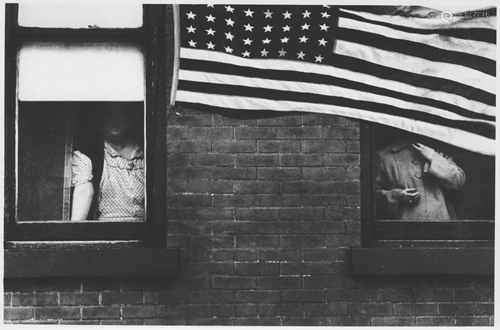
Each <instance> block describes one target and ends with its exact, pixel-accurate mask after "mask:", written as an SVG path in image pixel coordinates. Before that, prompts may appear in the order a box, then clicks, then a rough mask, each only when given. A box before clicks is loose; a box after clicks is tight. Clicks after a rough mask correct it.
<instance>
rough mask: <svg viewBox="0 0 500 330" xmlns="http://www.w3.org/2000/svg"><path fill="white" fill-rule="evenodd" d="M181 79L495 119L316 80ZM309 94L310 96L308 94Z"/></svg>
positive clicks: (188, 74) (191, 75)
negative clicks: (459, 112)
mask: <svg viewBox="0 0 500 330" xmlns="http://www.w3.org/2000/svg"><path fill="white" fill-rule="evenodd" d="M179 79H180V80H186V81H196V82H201V83H208V84H210V83H213V84H225V85H234V86H245V87H252V88H263V89H268V90H279V91H290V92H296V93H311V94H317V95H324V96H336V97H344V98H348V99H351V100H359V101H368V102H376V103H380V104H387V105H391V106H395V107H399V108H402V109H409V110H413V111H419V112H423V113H429V114H433V115H437V116H440V117H443V118H448V119H452V120H464V121H470V122H482V123H487V124H489V125H493V126H494V123H493V122H491V121H486V120H479V119H470V118H465V117H463V116H460V115H458V114H456V113H453V112H449V111H446V110H443V109H440V108H435V107H431V106H427V105H423V104H417V103H413V102H407V101H403V100H400V99H397V98H393V97H388V96H384V95H378V94H374V93H368V92H364V91H358V90H353V89H350V88H344V87H339V86H331V85H326V84H313V83H304V82H300V83H298V82H295V81H283V80H274V79H262V78H256V77H242V76H236V75H231V74H218V73H211V72H198V71H188V70H181V71H180V74H179ZM304 98H307V96H304Z"/></svg>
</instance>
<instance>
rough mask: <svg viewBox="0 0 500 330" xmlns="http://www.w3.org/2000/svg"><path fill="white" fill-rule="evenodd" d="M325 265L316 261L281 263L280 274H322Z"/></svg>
mask: <svg viewBox="0 0 500 330" xmlns="http://www.w3.org/2000/svg"><path fill="white" fill-rule="evenodd" d="M324 273H325V266H324V265H322V264H320V263H317V262H289V263H282V264H281V275H314V274H324Z"/></svg>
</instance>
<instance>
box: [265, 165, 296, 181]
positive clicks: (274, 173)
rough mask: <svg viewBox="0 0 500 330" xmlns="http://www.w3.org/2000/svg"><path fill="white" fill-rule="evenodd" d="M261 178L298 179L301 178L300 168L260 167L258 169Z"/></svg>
mask: <svg viewBox="0 0 500 330" xmlns="http://www.w3.org/2000/svg"><path fill="white" fill-rule="evenodd" d="M257 178H258V179H259V180H298V179H300V178H301V173H300V168H294V167H290V168H273V167H260V168H258V169H257Z"/></svg>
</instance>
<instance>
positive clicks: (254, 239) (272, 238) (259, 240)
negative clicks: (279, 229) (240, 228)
mask: <svg viewBox="0 0 500 330" xmlns="http://www.w3.org/2000/svg"><path fill="white" fill-rule="evenodd" d="M279 244H280V237H279V236H278V235H238V236H236V248H237V249H238V248H239V249H241V248H250V249H255V248H277V247H279Z"/></svg>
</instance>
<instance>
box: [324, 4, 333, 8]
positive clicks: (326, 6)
mask: <svg viewBox="0 0 500 330" xmlns="http://www.w3.org/2000/svg"><path fill="white" fill-rule="evenodd" d="M323 7H325V8H330V7H331V6H328V5H323Z"/></svg>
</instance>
